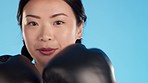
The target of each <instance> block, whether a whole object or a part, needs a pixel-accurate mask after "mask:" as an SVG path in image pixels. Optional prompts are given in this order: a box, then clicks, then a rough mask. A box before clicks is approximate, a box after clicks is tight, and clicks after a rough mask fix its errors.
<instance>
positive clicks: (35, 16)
mask: <svg viewBox="0 0 148 83" xmlns="http://www.w3.org/2000/svg"><path fill="white" fill-rule="evenodd" d="M26 17H33V18H37V19H40V18H41V17H39V16H37V15H31V14H30V15H26Z"/></svg>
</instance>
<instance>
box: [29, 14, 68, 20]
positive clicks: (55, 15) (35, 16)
mask: <svg viewBox="0 0 148 83" xmlns="http://www.w3.org/2000/svg"><path fill="white" fill-rule="evenodd" d="M61 15H62V16H66V17H68V15H66V14H64V13H58V14H54V15H52V16H50V17H49V18H55V17H58V16H61ZM26 17H33V18H37V19H40V18H41V17H40V16H37V15H31V14H29V15H26Z"/></svg>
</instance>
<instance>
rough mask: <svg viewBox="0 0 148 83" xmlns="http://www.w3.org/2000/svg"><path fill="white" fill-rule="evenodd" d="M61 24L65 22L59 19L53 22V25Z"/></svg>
mask: <svg viewBox="0 0 148 83" xmlns="http://www.w3.org/2000/svg"><path fill="white" fill-rule="evenodd" d="M62 24H65V22H63V21H60V20H58V21H55V22H54V23H53V25H62Z"/></svg>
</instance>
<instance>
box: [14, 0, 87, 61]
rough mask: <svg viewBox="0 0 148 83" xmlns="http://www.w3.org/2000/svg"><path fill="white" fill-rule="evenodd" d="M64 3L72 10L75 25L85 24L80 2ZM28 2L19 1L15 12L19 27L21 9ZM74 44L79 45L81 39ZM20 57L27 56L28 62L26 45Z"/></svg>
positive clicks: (69, 1)
mask: <svg viewBox="0 0 148 83" xmlns="http://www.w3.org/2000/svg"><path fill="white" fill-rule="evenodd" d="M63 1H65V2H66V3H67V4H68V5H69V6H70V7H71V8H72V10H73V12H74V15H75V17H76V21H77V25H78V26H79V25H81V24H82V23H83V22H86V19H87V16H86V14H85V10H84V7H83V4H82V1H81V0H63ZM28 2H29V0H20V3H19V7H18V12H17V20H18V24H19V25H20V27H22V16H23V9H24V6H25V5H26V4H27V3H28ZM76 43H81V39H78V40H76ZM21 53H22V55H25V56H27V57H28V58H29V59H30V60H32V59H31V58H30V54H29V53H28V51H27V49H26V45H25V43H24V46H23V48H22V51H21Z"/></svg>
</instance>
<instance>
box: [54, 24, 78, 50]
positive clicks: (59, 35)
mask: <svg viewBox="0 0 148 83" xmlns="http://www.w3.org/2000/svg"><path fill="white" fill-rule="evenodd" d="M55 37H56V40H57V41H58V43H59V44H60V46H61V47H62V48H64V47H66V46H68V45H70V44H74V43H75V41H76V27H75V26H73V27H66V28H65V29H63V30H60V31H58V32H56V33H55Z"/></svg>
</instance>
